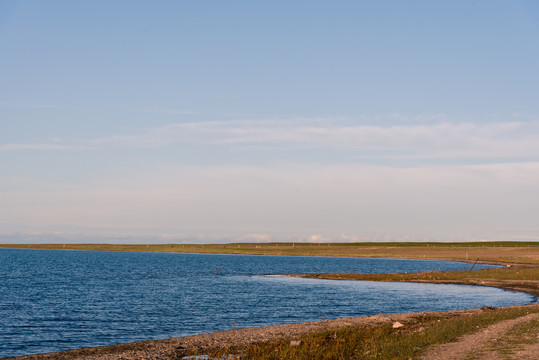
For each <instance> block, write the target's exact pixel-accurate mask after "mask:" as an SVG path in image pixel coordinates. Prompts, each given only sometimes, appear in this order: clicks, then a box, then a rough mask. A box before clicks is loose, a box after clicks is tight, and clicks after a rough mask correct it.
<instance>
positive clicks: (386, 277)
mask: <svg viewBox="0 0 539 360" xmlns="http://www.w3.org/2000/svg"><path fill="white" fill-rule="evenodd" d="M298 276H300V277H306V278H319V279H320V278H322V279H338V280H366V281H439V280H452V281H464V280H470V279H497V280H538V279H539V267H530V268H494V269H483V270H474V271H431V272H421V273H388V274H305V275H298Z"/></svg>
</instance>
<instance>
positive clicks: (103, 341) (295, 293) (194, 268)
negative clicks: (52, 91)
mask: <svg viewBox="0 0 539 360" xmlns="http://www.w3.org/2000/svg"><path fill="white" fill-rule="evenodd" d="M470 266H471V265H470V264H467V263H461V262H453V261H432V260H401V259H371V258H335V257H303V256H260V255H213V254H180V253H143V252H99V251H53V250H26V249H24V250H23V249H0V274H1V277H0V357H6V356H18V355H28V354H36V353H44V352H53V351H61V350H68V349H75V348H81V347H91V346H100V345H110V344H118V343H126V342H133V341H139V340H149V339H163V338H169V337H177V336H185V335H193V334H199V333H205V332H213V331H219V330H229V329H232V328H233V327H234V326H236V327H253V326H264V325H275V324H286V323H297V322H305V321H316V320H322V319H323V318H326V319H334V318H341V317H353V316H363V315H374V314H379V313H386V314H388V313H400V312H413V311H439V310H454V309H466V308H477V307H481V306H509V305H521V304H525V303H529V302H535V301H536V298H535V297H534V296H532V295H529V294H525V293H518V292H512V291H505V290H501V289H496V288H487V287H478V286H462V285H435V284H413V283H409V284H407V283H378V282H363V281H337V280H318V279H300V278H291V277H284V276H275V275H278V274H290V273H381V272H385V273H387V272H418V271H431V270H433V269H441V270H464V269H469V268H470ZM487 267H492V266H491V265H483V264H477V265H476V266H475V269H481V268H487ZM261 275H270V276H261Z"/></svg>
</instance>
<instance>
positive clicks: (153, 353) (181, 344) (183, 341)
mask: <svg viewBox="0 0 539 360" xmlns="http://www.w3.org/2000/svg"><path fill="white" fill-rule="evenodd" d="M285 276H296V277H308V276H305V275H285ZM317 278H326V279H331V280H339V278H335V277H333V278H332V277H321V276H318V277H317ZM340 280H342V278H341V279H340ZM356 281H362V280H356ZM369 281H370V280H369ZM394 282H404V281H394ZM406 282H418V283H433V284H458V285H476V286H490V287H497V288H501V289H505V290H511V291H521V292H525V293H528V294H531V295H534V296H535V297H538V296H539V281H530V280H523V281H520V280H519V281H514V280H513V281H511V280H509V281H505V280H495V279H490V280H488V279H469V280H467V281H451V280H438V281H432V280H431V281H406ZM515 307H530V308H537V309H539V303H533V304H528V305H520V306H515ZM497 309H503V308H497ZM483 311H489V309H467V310H451V311H435V312H414V313H397V314H389V315H386V314H378V315H369V316H361V317H353V318H341V319H334V320H323V321H315V322H305V323H297V324H284V325H270V326H263V327H254V328H242V329H234V330H228V331H220V332H213V333H205V334H199V335H192V336H183V337H176V338H169V339H163V340H146V341H139V342H133V343H126V344H118V345H107V346H99V347H91V348H81V349H74V350H67V351H61V352H54V353H46V354H35V355H23V356H18V357H8V358H5V359H10V360H53V359H54V360H56V359H61V360H71V359H81V360H120V359H178V358H181V354H188V353H192V352H193V351H198V352H200V353H204V352H205V351H209V350H211V349H215V348H217V347H225V348H226V347H232V346H247V345H251V344H254V343H257V342H267V341H275V340H281V339H294V338H297V337H299V336H301V335H305V334H307V333H311V332H317V331H324V330H333V329H338V328H343V327H347V326H351V325H360V326H377V325H382V324H387V323H388V322H394V321H399V322H414V321H419V320H418V319H420V318H422V317H428V318H439V319H440V320H443V319H450V318H454V317H460V316H471V315H475V314H480V313H481V312H483ZM179 354H180V355H179Z"/></svg>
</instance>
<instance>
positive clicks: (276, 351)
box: [190, 307, 539, 360]
mask: <svg viewBox="0 0 539 360" xmlns="http://www.w3.org/2000/svg"><path fill="white" fill-rule="evenodd" d="M529 312H539V309H538V308H537V307H534V308H525V307H519V308H510V309H494V310H485V311H483V312H482V313H480V314H477V315H471V316H465V317H463V316H460V317H453V318H449V319H444V320H443V321H440V319H439V318H437V317H433V318H429V317H428V315H426V316H424V317H418V318H415V319H412V320H410V321H409V322H405V323H404V325H405V326H404V327H403V328H399V329H394V328H393V327H392V324H391V323H388V324H384V325H380V326H374V327H361V326H349V327H346V328H343V329H339V330H331V331H323V332H316V333H310V334H307V335H304V336H302V337H300V338H299V339H297V340H299V341H300V345H297V346H294V345H291V342H290V339H287V340H279V341H273V342H267V343H258V344H254V345H251V346H246V347H233V348H216V349H213V351H210V352H205V354H208V355H210V357H215V358H221V357H224V356H226V355H227V354H240V355H239V358H249V359H262V360H266V359H267V360H270V359H271V360H273V359H291V360H293V359H410V358H416V357H418V356H420V355H421V354H422V353H424V352H425V351H426V350H427V349H428V348H429V347H430V346H431V345H433V344H440V343H447V342H452V341H456V340H457V339H458V338H459V337H460V336H462V335H464V334H467V333H472V332H475V331H477V330H478V329H481V328H484V327H486V326H488V325H490V324H493V323H496V322H498V321H502V320H506V319H513V318H517V317H520V316H523V315H525V314H527V313H529ZM523 331H524V333H525V331H526V330H523ZM190 355H199V354H196V353H193V354H190Z"/></svg>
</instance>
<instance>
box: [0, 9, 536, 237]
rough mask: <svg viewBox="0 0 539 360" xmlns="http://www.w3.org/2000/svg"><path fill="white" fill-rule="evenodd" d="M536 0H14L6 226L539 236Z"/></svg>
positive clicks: (0, 150)
mask: <svg viewBox="0 0 539 360" xmlns="http://www.w3.org/2000/svg"><path fill="white" fill-rule="evenodd" d="M538 45H539V4H538V3H537V2H535V1H495V0H488V1H487V0H484V1H456V0H452V1H313V0H311V1H233V0H230V1H159V2H149V1H136V0H129V1H100V0H92V1H57V0H49V1H37V0H34V1H24V0H20V1H12V0H0V125H1V129H2V131H1V132H0V164H1V168H0V240H2V241H3V242H26V241H28V242H33V241H120V240H121V241H133V242H134V241H140V242H217V241H261V240H275V241H280V240H297V241H307V240H310V241H356V240H366V241H368V240H374V241H376V240H435V241H436V240H442V241H443V240H479V239H494V240H516V239H523V240H530V239H531V240H539V225H538V224H537V221H536V218H537V214H538V213H539V185H537V184H539V101H538V99H539V96H538V95H539V85H538V84H539V67H538V66H537V64H539V46H538Z"/></svg>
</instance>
